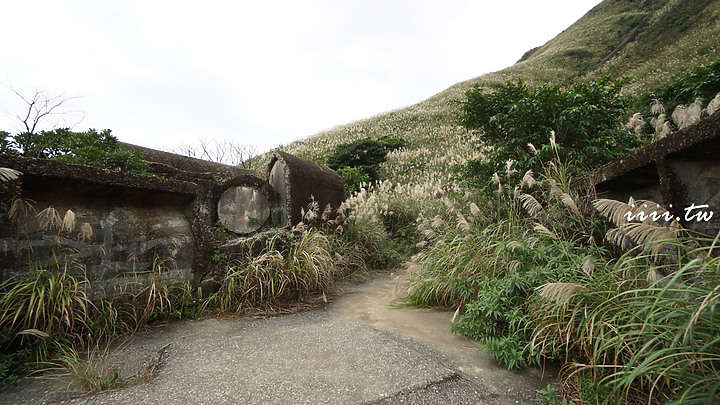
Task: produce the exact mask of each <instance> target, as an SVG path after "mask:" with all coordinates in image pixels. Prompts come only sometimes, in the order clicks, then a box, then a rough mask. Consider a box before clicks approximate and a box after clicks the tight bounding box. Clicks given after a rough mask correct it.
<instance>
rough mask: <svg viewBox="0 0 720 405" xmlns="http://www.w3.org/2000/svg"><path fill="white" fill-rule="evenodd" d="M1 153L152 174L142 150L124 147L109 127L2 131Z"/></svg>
mask: <svg viewBox="0 0 720 405" xmlns="http://www.w3.org/2000/svg"><path fill="white" fill-rule="evenodd" d="M0 135H2V136H3V138H2V140H0V153H5V154H12V155H22V156H25V157H33V158H48V159H53V160H58V161H61V162H66V163H74V164H81V165H87V166H96V167H102V168H105V169H110V170H123V171H128V172H133V173H141V174H149V173H150V171H149V167H148V166H147V164H145V162H144V161H143V155H142V153H141V152H138V151H126V150H122V149H120V146H119V143H118V140H117V138H116V137H115V136H113V135H112V134H111V132H110V130H109V129H106V130H103V131H101V132H98V131H96V130H94V129H90V130H88V131H86V132H73V131H70V130H69V129H67V128H63V129H54V130H52V131H41V132H39V133H37V134H35V133H29V132H24V133H20V134H17V135H14V136H13V135H10V134H9V133H8V132H0Z"/></svg>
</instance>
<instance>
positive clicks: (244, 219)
mask: <svg viewBox="0 0 720 405" xmlns="http://www.w3.org/2000/svg"><path fill="white" fill-rule="evenodd" d="M123 147H124V148H126V149H131V150H139V151H141V152H143V153H144V154H145V159H146V161H147V162H148V164H149V166H150V167H151V170H152V171H153V173H154V174H156V175H157V176H159V177H153V176H144V175H137V174H130V173H122V172H116V171H110V170H105V169H99V168H95V167H88V166H80V165H72V164H65V163H60V162H56V161H52V160H45V159H29V158H21V157H14V156H7V155H0V167H9V168H13V169H15V170H18V171H20V172H22V176H21V177H20V178H19V179H18V180H15V181H11V182H4V183H2V184H1V185H0V187H1V188H0V276H1V278H2V279H5V278H8V277H12V276H16V275H17V276H22V275H23V274H27V273H28V272H30V271H31V270H32V269H39V268H54V267H60V268H67V269H68V271H69V272H71V273H76V274H80V273H82V274H83V275H85V276H86V277H87V280H88V281H89V282H90V285H91V287H92V288H91V289H90V290H91V291H92V293H93V295H95V296H96V297H104V296H108V295H112V294H116V293H118V292H122V290H123V289H125V288H128V286H133V285H138V284H140V285H142V284H143V282H144V280H146V279H147V278H148V277H150V276H151V273H152V271H153V268H157V266H154V263H157V261H158V260H164V261H165V264H166V265H168V266H166V267H167V268H168V269H169V270H168V271H166V272H165V273H164V274H162V275H161V276H160V277H161V279H163V280H164V281H166V282H174V281H183V280H190V281H191V284H192V286H193V287H197V286H198V285H200V283H201V282H202V280H203V278H204V277H205V276H207V275H208V274H209V273H210V272H211V269H212V256H213V254H214V253H215V237H214V235H213V232H212V228H213V227H214V226H220V227H223V228H225V229H226V231H227V232H228V233H229V234H230V235H235V237H246V236H248V235H252V234H255V233H258V232H263V231H267V230H270V229H276V228H288V227H290V226H291V225H294V224H295V223H297V222H299V220H300V218H301V213H300V210H301V208H302V207H303V204H306V203H307V202H309V201H311V200H312V198H313V197H314V199H315V200H316V201H318V202H321V203H322V204H323V206H324V205H327V204H329V205H330V206H331V207H332V208H333V209H336V208H338V206H339V205H340V203H342V201H343V199H344V189H343V188H342V182H340V179H339V177H338V176H337V175H336V174H335V173H334V172H333V171H332V170H330V169H327V168H323V167H322V166H319V165H315V164H312V163H309V162H306V161H304V160H302V159H300V158H297V157H295V156H292V155H290V154H287V153H284V152H280V151H276V152H275V154H274V156H275V157H274V158H273V162H271V164H270V167H269V177H271V178H273V179H274V180H273V181H272V185H271V182H269V181H268V180H267V176H264V175H261V174H259V173H257V172H254V171H251V170H247V169H242V168H238V167H234V166H228V165H223V164H218V163H213V162H208V161H204V160H200V159H194V158H189V157H185V156H180V155H176V154H172V153H167V152H161V151H156V150H152V149H147V148H143V147H139V146H134V145H128V144H123ZM277 162H280V163H279V164H280V165H282V169H279V168H277V167H276V166H278V164H273V163H277ZM278 167H279V166H278ZM273 173H274V176H275V177H273ZM278 174H279V175H280V176H281V177H282V181H280V180H278ZM278 187H279V188H278ZM22 207H25V210H18V208H22ZM30 207H31V208H30ZM41 213H42V214H41ZM9 214H12V215H9ZM63 219H67V222H66V223H65V224H63Z"/></svg>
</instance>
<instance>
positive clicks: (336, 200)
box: [268, 150, 345, 227]
mask: <svg viewBox="0 0 720 405" xmlns="http://www.w3.org/2000/svg"><path fill="white" fill-rule="evenodd" d="M268 178H269V182H270V184H271V185H272V187H273V188H274V189H275V190H277V193H278V199H279V200H278V206H279V207H280V208H281V210H279V212H280V213H281V215H280V217H279V218H276V219H275V221H276V222H277V223H278V224H280V225H281V226H284V227H288V226H294V225H297V224H298V223H300V222H301V221H302V219H303V218H302V212H303V210H307V209H308V206H309V205H310V204H311V203H312V202H313V201H314V202H316V203H317V204H318V207H319V211H320V212H321V213H322V212H324V211H325V210H326V209H327V207H328V206H329V207H330V210H331V211H332V212H333V213H331V214H330V215H331V217H330V218H328V219H332V215H334V210H337V208H338V207H340V204H342V203H343V201H345V187H344V186H343V183H342V180H341V179H340V176H338V175H337V173H335V172H334V171H332V170H331V169H329V168H327V167H325V166H320V165H318V164H315V163H312V162H308V161H307V160H304V159H300V158H299V157H297V156H293V155H291V154H289V153H286V152H283V151H280V150H276V151H274V152H273V156H272V158H271V159H270V163H269V165H268Z"/></svg>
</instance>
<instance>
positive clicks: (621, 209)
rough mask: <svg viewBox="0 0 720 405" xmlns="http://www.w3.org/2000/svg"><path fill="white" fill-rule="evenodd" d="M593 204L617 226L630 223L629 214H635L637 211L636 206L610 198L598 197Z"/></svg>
mask: <svg viewBox="0 0 720 405" xmlns="http://www.w3.org/2000/svg"><path fill="white" fill-rule="evenodd" d="M592 204H593V207H595V209H596V210H598V212H600V214H602V215H603V216H604V217H606V218H607V219H609V220H610V222H612V223H613V224H615V226H620V225H623V224H626V223H628V215H627V214H628V213H630V214H631V215H634V213H635V207H633V206H631V205H630V204H626V203H624V202H622V201H617V200H611V199H608V198H600V199H597V200H595V201H593V203H592Z"/></svg>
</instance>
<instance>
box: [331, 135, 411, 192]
mask: <svg viewBox="0 0 720 405" xmlns="http://www.w3.org/2000/svg"><path fill="white" fill-rule="evenodd" d="M404 144H405V143H404V141H403V140H402V139H399V138H395V137H390V136H382V137H379V138H377V139H371V138H363V139H358V140H356V141H353V142H350V143H347V144H343V145H339V146H337V147H336V148H335V151H334V152H333V153H332V154H331V155H330V156H329V157H328V158H327V166H328V167H329V168H331V169H333V170H335V171H337V172H338V174H339V175H340V177H341V178H342V179H343V183H344V184H345V189H346V192H347V193H348V195H349V194H351V193H352V192H354V191H358V190H359V189H360V187H359V186H360V183H362V182H367V183H370V182H374V181H377V180H378V179H379V175H378V170H379V169H380V163H383V162H385V160H386V158H387V154H388V152H390V151H391V150H395V149H399V148H401V147H403V146H404ZM346 181H347V182H346Z"/></svg>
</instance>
